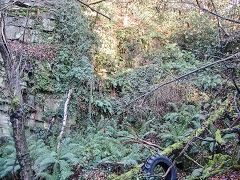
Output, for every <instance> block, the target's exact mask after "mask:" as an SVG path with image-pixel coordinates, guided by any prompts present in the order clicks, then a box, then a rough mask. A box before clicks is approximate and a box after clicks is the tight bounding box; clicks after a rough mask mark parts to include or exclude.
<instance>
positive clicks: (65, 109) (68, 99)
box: [56, 89, 73, 151]
mask: <svg viewBox="0 0 240 180" xmlns="http://www.w3.org/2000/svg"><path fill="white" fill-rule="evenodd" d="M72 92H73V90H72V89H70V90H69V91H68V97H67V100H66V102H65V104H64V115H63V123H62V129H61V132H60V134H59V138H58V139H59V142H58V145H57V150H56V151H58V149H59V148H60V145H61V141H62V137H63V133H64V130H65V127H66V124H67V109H68V103H69V101H70V98H71V95H72Z"/></svg>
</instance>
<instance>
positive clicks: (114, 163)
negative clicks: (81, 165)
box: [98, 161, 124, 166]
mask: <svg viewBox="0 0 240 180" xmlns="http://www.w3.org/2000/svg"><path fill="white" fill-rule="evenodd" d="M103 164H113V165H122V166H123V165H124V163H123V162H112V161H102V162H100V163H98V165H103Z"/></svg>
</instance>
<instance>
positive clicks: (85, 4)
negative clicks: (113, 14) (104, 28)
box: [77, 0, 111, 20]
mask: <svg viewBox="0 0 240 180" xmlns="http://www.w3.org/2000/svg"><path fill="white" fill-rule="evenodd" d="M77 1H78V2H80V3H81V4H83V5H84V6H86V7H88V8H89V9H91V10H92V11H94V12H96V13H98V14H100V15H102V16H103V17H105V18H107V19H109V20H111V18H110V17H108V16H106V15H105V14H103V13H101V12H99V11H97V10H96V9H93V8H92V7H91V6H90V5H89V4H87V3H85V2H83V1H81V0H77Z"/></svg>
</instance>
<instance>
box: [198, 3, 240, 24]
mask: <svg viewBox="0 0 240 180" xmlns="http://www.w3.org/2000/svg"><path fill="white" fill-rule="evenodd" d="M196 2H197V6H198V7H199V9H200V10H202V11H203V12H206V13H209V14H212V15H214V16H217V17H219V18H221V19H223V20H226V21H230V22H233V23H237V24H240V21H237V20H234V19H229V18H226V17H223V16H221V15H219V14H217V13H215V12H212V11H210V10H208V9H205V8H204V7H202V6H201V5H200V3H199V1H198V0H196Z"/></svg>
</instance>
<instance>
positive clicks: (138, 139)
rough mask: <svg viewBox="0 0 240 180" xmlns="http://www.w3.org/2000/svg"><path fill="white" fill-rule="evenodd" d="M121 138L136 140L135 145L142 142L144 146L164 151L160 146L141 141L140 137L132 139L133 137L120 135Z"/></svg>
mask: <svg viewBox="0 0 240 180" xmlns="http://www.w3.org/2000/svg"><path fill="white" fill-rule="evenodd" d="M120 137H126V138H130V139H134V140H136V141H134V143H139V142H140V143H143V144H147V145H149V146H153V147H155V148H158V149H160V150H163V148H162V147H161V146H158V145H156V144H153V143H151V142H148V141H145V140H143V139H140V138H138V137H131V136H125V135H120Z"/></svg>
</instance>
